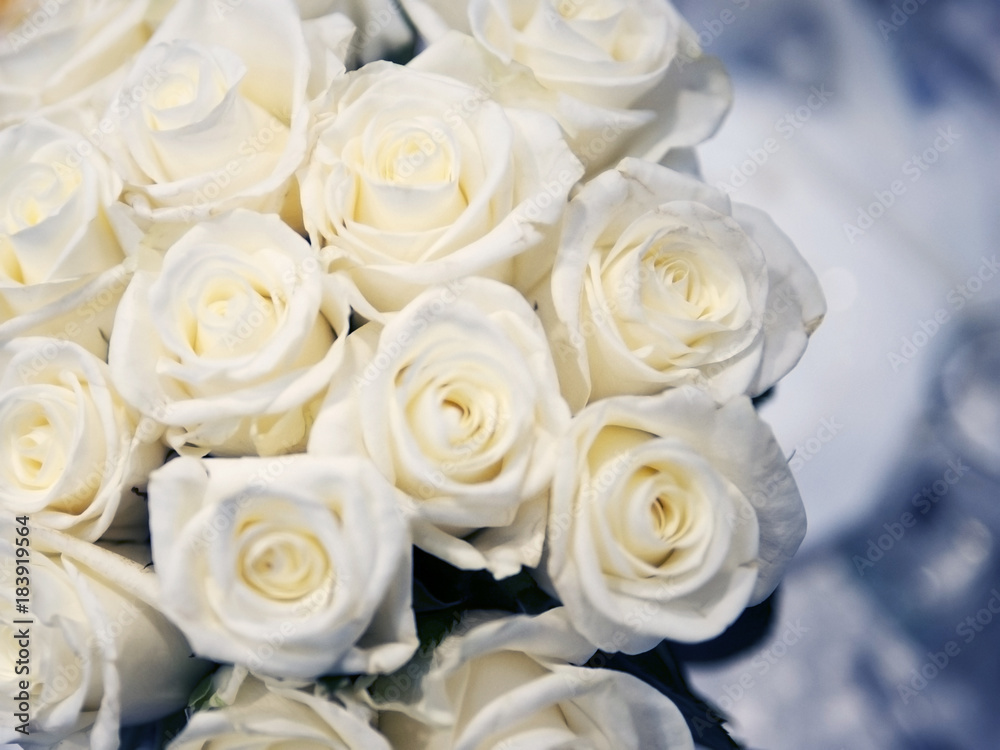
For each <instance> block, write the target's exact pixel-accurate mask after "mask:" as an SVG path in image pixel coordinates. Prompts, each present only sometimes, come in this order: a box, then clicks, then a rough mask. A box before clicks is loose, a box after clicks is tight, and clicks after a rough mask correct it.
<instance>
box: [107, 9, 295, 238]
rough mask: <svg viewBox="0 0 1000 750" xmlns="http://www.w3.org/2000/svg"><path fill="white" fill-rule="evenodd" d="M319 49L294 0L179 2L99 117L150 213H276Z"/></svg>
mask: <svg viewBox="0 0 1000 750" xmlns="http://www.w3.org/2000/svg"><path fill="white" fill-rule="evenodd" d="M309 75H310V51H309V49H308V47H307V44H306V39H305V36H304V34H303V31H302V25H301V22H300V20H299V17H298V12H297V9H296V8H295V5H294V3H292V2H291V0H239V1H237V0H220V2H215V3H212V2H203V0H180V2H178V3H177V5H176V6H175V7H174V8H173V9H172V10H171V11H170V13H169V14H168V15H167V17H166V18H165V19H164V20H163V22H162V24H161V25H160V27H159V28H158V29H157V30H156V33H155V34H154V35H153V37H152V39H150V42H149V44H148V45H147V46H146V48H145V49H144V50H143V52H142V54H140V55H139V56H138V58H137V59H136V60H135V62H134V64H133V65H132V68H131V70H130V72H129V74H128V76H127V77H126V79H125V82H124V83H123V85H122V87H121V89H120V91H119V92H118V95H117V96H116V98H115V100H114V101H113V102H112V104H111V106H110V107H109V108H108V111H107V113H106V115H105V118H104V120H103V121H102V123H101V124H102V127H104V126H106V128H107V130H108V132H110V136H109V137H108V138H106V139H105V140H104V142H103V148H104V149H105V151H106V152H107V153H108V154H109V155H110V157H111V158H112V160H113V162H114V165H115V167H116V169H117V170H118V172H119V174H121V175H122V176H123V178H124V180H125V191H124V195H123V200H124V201H125V202H126V203H128V204H129V205H131V206H132V207H133V208H134V209H135V211H136V214H137V215H138V216H139V217H140V218H141V219H143V220H147V221H154V222H162V223H180V224H190V223H191V222H193V221H197V220H199V219H203V218H205V217H206V216H209V215H214V214H218V213H221V212H223V211H226V210H229V209H232V208H236V207H242V208H249V209H254V210H258V211H265V212H277V211H279V210H281V208H282V206H283V205H284V203H285V198H286V194H287V192H288V190H289V187H290V186H291V177H292V174H293V173H294V171H295V170H296V169H297V168H298V167H299V165H300V164H301V163H302V160H303V159H304V157H305V151H306V131H307V128H308V125H309V111H308V106H307V104H308V101H307V94H308V91H307V86H308V83H309Z"/></svg>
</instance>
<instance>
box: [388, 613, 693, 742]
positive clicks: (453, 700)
mask: <svg viewBox="0 0 1000 750" xmlns="http://www.w3.org/2000/svg"><path fill="white" fill-rule="evenodd" d="M593 652H594V648H593V646H591V645H589V644H588V643H587V642H586V641H585V640H584V639H582V638H581V637H580V635H579V634H578V633H576V632H575V631H574V630H573V628H572V627H571V626H570V624H569V619H568V618H567V617H566V613H565V612H564V611H562V609H555V610H551V611H549V612H546V613H544V614H542V615H539V616H537V617H527V616H523V615H517V616H507V617H499V616H496V615H489V614H484V613H471V614H469V615H467V616H466V620H465V621H464V622H463V623H462V624H461V625H459V626H458V628H457V629H456V630H455V632H453V633H452V634H451V635H449V636H448V637H447V638H445V640H444V641H443V642H442V643H441V645H440V646H438V647H437V649H436V650H435V651H434V653H433V654H432V657H431V659H430V664H429V665H427V671H426V674H424V676H423V677H422V679H421V681H420V683H419V685H418V686H417V687H416V689H415V691H414V693H413V694H412V695H411V696H409V698H410V700H408V701H407V700H403V701H396V702H393V703H383V704H382V705H380V702H379V701H380V698H381V699H383V700H384V699H385V698H386V697H389V698H392V697H394V695H393V693H394V690H393V689H394V688H395V685H396V684H397V683H396V682H394V681H393V678H392V676H391V675H390V676H389V677H387V678H385V679H384V680H382V681H380V682H381V684H380V682H376V684H375V685H374V686H373V688H372V692H373V695H374V696H375V705H376V706H377V707H380V708H381V709H382V712H381V713H380V715H379V729H380V730H381V731H382V732H383V733H384V734H385V735H386V736H387V737H388V738H389V741H390V742H391V743H392V746H393V747H398V748H404V747H405V748H408V750H421V749H423V748H426V749H427V750H437V748H453V750H478V749H479V748H496V749H497V750H500V749H501V748H563V747H565V748H612V747H613V748H620V749H621V750H647V749H648V748H657V750H693V748H694V743H693V740H692V737H691V732H690V730H689V729H688V727H687V724H686V723H685V721H684V717H683V715H682V714H681V712H680V710H679V709H678V708H677V706H675V705H674V704H673V702H671V701H670V699H669V698H667V697H666V696H664V695H662V694H660V693H659V692H657V691H656V690H655V689H654V688H652V687H650V686H649V685H647V684H646V683H644V682H642V681H641V680H639V679H638V678H636V677H633V676H632V675H628V674H624V673H622V672H613V671H610V670H606V669H588V668H584V667H578V666H574V665H575V664H581V663H583V662H584V661H586V660H587V659H588V658H589V657H590V656H591V654H593Z"/></svg>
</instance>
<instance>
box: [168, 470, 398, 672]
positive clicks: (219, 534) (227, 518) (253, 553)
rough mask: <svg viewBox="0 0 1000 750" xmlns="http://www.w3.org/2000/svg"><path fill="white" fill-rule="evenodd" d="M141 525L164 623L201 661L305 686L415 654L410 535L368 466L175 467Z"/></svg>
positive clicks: (383, 667)
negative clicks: (146, 532)
mask: <svg viewBox="0 0 1000 750" xmlns="http://www.w3.org/2000/svg"><path fill="white" fill-rule="evenodd" d="M149 513H150V533H151V535H152V540H153V560H154V562H155V563H156V572H157V575H158V576H159V578H160V580H161V582H162V584H163V598H162V606H163V611H164V612H165V613H166V614H167V616H168V617H170V619H171V620H173V621H174V622H175V623H176V624H177V625H178V626H179V627H180V628H181V630H183V631H184V633H185V634H186V635H187V637H188V638H189V639H190V641H191V645H192V646H193V648H194V650H195V652H197V653H198V654H200V655H202V656H205V657H208V658H211V659H214V660H215V661H227V662H233V663H236V664H244V665H247V666H249V667H250V668H251V669H253V670H255V671H257V672H261V673H264V674H269V675H275V676H279V677H299V678H310V679H311V678H314V677H317V676H319V675H323V674H333V673H339V674H354V673H359V672H368V673H376V672H389V671H392V670H394V669H396V668H398V667H399V666H400V665H402V664H403V663H405V662H406V660H407V659H409V658H410V656H411V655H412V654H413V652H414V650H415V649H416V647H417V637H416V627H415V624H414V619H413V610H412V609H411V608H410V583H411V581H410V579H411V570H410V565H411V563H410V555H411V542H410V536H409V532H408V530H407V528H406V523H405V521H404V519H403V517H402V515H401V514H400V513H399V510H398V504H397V499H396V491H395V490H394V489H393V488H392V486H391V485H390V484H389V483H388V482H386V481H385V479H384V478H383V477H382V476H381V475H380V474H379V473H378V472H377V471H376V470H375V468H374V467H372V466H371V465H370V464H368V463H367V462H363V461H348V460H334V459H320V458H314V457H311V456H301V455H299V456H285V457H281V458H271V459H261V458H258V459H251V458H244V459H194V458H179V459H176V460H174V461H171V462H169V463H168V464H167V465H166V466H164V467H163V468H162V469H160V470H159V471H157V472H154V474H153V476H152V478H151V479H150V484H149Z"/></svg>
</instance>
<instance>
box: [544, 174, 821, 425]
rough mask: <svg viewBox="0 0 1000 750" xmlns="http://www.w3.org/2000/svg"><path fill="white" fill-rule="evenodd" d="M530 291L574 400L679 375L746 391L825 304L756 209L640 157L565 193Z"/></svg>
mask: <svg viewBox="0 0 1000 750" xmlns="http://www.w3.org/2000/svg"><path fill="white" fill-rule="evenodd" d="M529 298H531V299H535V300H537V302H538V310H539V315H541V317H542V320H543V321H544V322H545V326H546V329H547V330H548V331H549V335H550V337H551V340H552V346H553V352H554V355H555V358H556V364H557V367H558V368H559V377H560V381H561V383H562V387H563V392H564V393H565V395H566V398H567V400H568V401H569V402H570V405H571V406H572V407H573V408H574V409H579V408H580V407H582V406H583V405H584V404H586V403H588V402H593V401H596V400H598V399H601V398H605V397H607V396H613V395H618V394H637V395H638V394H654V393H659V392H660V391H662V390H663V389H665V388H670V387H676V386H679V385H683V384H694V385H698V386H700V387H702V388H705V389H706V390H708V391H709V392H710V393H711V394H712V395H713V396H714V397H715V398H716V400H718V401H725V400H727V399H729V398H731V397H733V396H736V395H739V394H744V393H745V394H748V395H750V396H756V395H758V394H760V393H763V392H764V391H766V390H767V389H768V388H770V387H771V386H772V385H774V384H775V383H776V382H777V381H778V380H779V379H780V378H782V377H783V376H784V375H785V374H787V373H788V372H789V371H790V370H791V369H792V367H794V366H795V363H796V362H798V360H799V358H800V357H801V356H802V353H803V352H804V351H805V348H806V343H807V341H808V338H809V335H810V334H811V333H812V332H813V331H814V330H815V329H816V327H817V326H818V325H819V324H820V321H821V320H822V318H823V314H824V313H825V309H826V307H825V302H824V299H823V293H822V290H821V289H820V286H819V281H818V280H817V279H816V276H815V274H814V273H813V271H812V269H810V267H809V265H808V264H807V263H806V262H805V260H803V258H802V257H801V256H800V255H799V253H798V251H797V250H796V249H795V246H794V245H793V244H792V243H791V241H790V240H789V239H788V238H787V237H785V236H784V235H783V234H781V232H780V231H779V230H778V229H777V228H776V227H775V226H774V224H773V223H772V222H771V220H770V219H769V218H768V217H767V215H766V214H764V213H763V212H761V211H758V210H756V209H752V208H749V207H747V206H740V205H737V206H735V207H731V206H730V203H729V199H728V198H727V197H726V196H725V195H724V194H723V193H721V192H719V191H717V190H715V189H714V188H711V187H709V186H707V185H705V184H704V183H701V182H699V181H698V180H695V179H694V178H692V177H688V176H687V175H682V174H679V173H677V172H674V171H672V170H670V169H667V168H666V167H661V166H659V165H656V164H651V163H649V162H643V161H640V160H638V159H625V160H624V161H622V163H621V164H620V165H619V166H618V168H617V169H615V170H612V171H609V172H605V173H604V174H602V175H600V176H599V177H596V178H595V179H593V180H591V181H590V182H589V183H587V184H586V185H585V186H584V187H583V188H582V189H581V190H580V191H579V193H578V194H577V195H576V196H574V198H573V200H572V202H571V203H570V206H569V208H568V210H567V214H566V221H565V223H564V225H563V232H562V236H561V238H560V241H559V249H558V252H557V255H556V260H555V265H554V268H553V270H552V275H551V278H550V279H549V280H547V281H546V282H544V283H543V284H542V285H541V287H540V288H538V289H536V290H534V291H533V293H531V294H529Z"/></svg>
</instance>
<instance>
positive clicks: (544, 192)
mask: <svg viewBox="0 0 1000 750" xmlns="http://www.w3.org/2000/svg"><path fill="white" fill-rule="evenodd" d="M0 29H2V31H3V32H4V34H3V37H2V38H0V154H2V155H3V161H2V163H0V441H2V452H0V506H2V513H3V516H2V517H0V529H2V531H3V533H2V534H0V546H2V547H3V550H4V561H3V564H4V569H3V575H2V576H0V577H2V579H3V583H2V590H0V604H2V606H3V609H4V622H3V624H4V627H5V628H8V629H9V630H10V634H9V636H5V638H4V645H3V654H4V660H5V662H4V667H3V669H2V670H0V673H2V675H3V677H2V679H0V682H2V683H3V686H4V695H5V696H7V697H8V698H9V699H10V701H11V702H12V703H13V705H14V710H13V711H7V712H5V713H4V714H3V721H2V724H0V741H3V742H8V743H14V742H16V743H19V744H20V745H22V746H23V747H25V748H29V747H31V748H34V747H51V746H58V747H92V748H102V749H103V748H114V747H117V746H118V743H119V728H120V727H122V726H127V725H132V724H138V723H144V722H152V721H156V720H158V719H162V718H163V717H167V716H171V715H173V716H174V717H175V719H174V720H173V721H172V722H170V723H169V727H173V728H164V730H163V732H162V741H163V742H164V743H169V745H168V746H169V747H170V748H178V749H180V748H183V749H184V750H187V749H189V748H190V749H191V750H194V749H195V748H204V747H208V746H210V745H211V746H213V747H214V746H216V745H215V744H212V743H216V742H217V743H222V744H224V745H225V746H227V747H230V746H231V747H236V746H241V747H242V746H247V745H249V744H252V745H253V746H254V747H269V746H271V744H274V745H275V746H279V745H280V746H282V747H284V746H288V747H317V748H318V747H329V748H348V747H349V748H359V749H360V748H365V749H368V748H388V747H398V748H452V747H453V748H469V749H470V750H471V749H472V748H495V749H499V748H509V749H512V748H515V747H517V748H542V747H551V748H555V747H621V748H669V749H670V750H673V749H674V748H677V749H682V748H693V747H694V746H695V744H696V743H697V744H698V745H701V746H706V747H735V745H734V744H732V741H731V740H730V739H729V738H728V735H726V734H725V732H724V731H722V729H721V717H719V716H718V715H716V714H714V712H712V711H711V710H710V709H708V707H707V706H705V704H703V703H700V702H699V701H698V699H696V698H695V697H694V696H691V695H690V693H689V691H687V688H686V687H685V686H684V684H683V679H681V678H680V677H679V667H678V665H677V664H676V663H675V661H674V660H673V657H672V656H671V652H670V645H669V644H670V643H671V642H679V643H697V642H702V641H706V640H709V639H712V638H715V637H716V636H718V635H720V634H721V633H722V632H723V631H725V630H726V629H727V628H728V627H729V626H730V625H731V624H732V623H734V622H735V621H736V620H737V618H739V617H740V615H741V614H742V613H743V612H744V610H745V609H746V608H747V607H748V606H752V605H755V604H759V603H761V602H763V601H764V600H765V599H767V597H768V596H769V595H770V594H771V592H772V591H773V590H774V589H775V587H776V586H777V584H778V582H779V580H780V578H781V575H782V573H783V570H784V568H785V567H786V565H787V563H788V561H789V560H790V558H791V557H792V555H793V554H794V553H795V551H796V549H797V548H798V546H799V544H800V542H801V540H802V537H803V535H804V533H805V515H804V510H803V507H802V503H801V500H800V498H799V495H798V492H797V489H796V487H795V483H794V481H793V479H792V476H791V473H790V472H789V469H788V467H787V465H786V460H785V457H784V456H783V455H782V452H781V450H780V449H779V447H778V445H777V443H776V441H775V439H774V437H773V435H772V434H771V432H770V430H769V429H768V427H767V426H766V425H764V424H763V423H762V422H761V421H760V419H759V418H758V416H757V414H756V411H755V409H754V406H753V403H752V401H751V399H752V398H753V397H756V396H759V395H761V394H763V393H764V392H766V391H767V390H769V389H770V388H771V387H772V386H773V385H774V384H775V383H776V382H777V381H778V380H779V379H780V378H781V377H783V376H784V375H785V374H786V373H787V372H788V371H789V370H790V369H791V368H792V367H793V366H794V365H795V363H796V362H797V361H798V359H799V357H800V356H801V355H802V353H803V351H804V349H805V346H806V342H807V339H808V337H809V335H810V334H811V333H812V331H813V330H814V329H815V328H816V326H817V325H818V324H819V322H820V320H821V319H822V316H823V313H824V303H823V299H822V295H821V293H820V290H819V287H818V283H817V281H816V278H815V276H814V275H813V273H812V271H811V270H810V268H809V267H808V265H807V264H806V263H805V262H804V261H803V259H802V258H801V257H800V255H799V254H798V252H797V251H796V249H795V247H794V246H793V245H792V244H791V242H790V241H789V240H788V239H787V238H786V237H785V236H784V235H783V234H782V233H781V232H780V231H779V230H778V229H777V228H776V227H775V226H774V224H773V223H772V222H771V221H770V219H769V218H768V217H767V216H766V215H765V214H764V213H762V212H760V211H758V210H756V209H753V208H750V207H747V206H741V205H734V204H732V203H731V202H730V200H729V198H728V196H727V195H725V194H724V193H721V192H719V191H717V190H716V189H714V188H712V187H710V186H708V185H706V184H705V183H704V182H702V181H701V180H700V179H699V177H698V174H697V166H696V165H697V162H696V160H695V158H694V156H693V151H692V147H694V146H695V145H697V144H698V143H699V142H701V141H703V140H704V139H705V138H707V137H708V136H710V135H711V134H712V133H713V132H714V131H715V129H716V128H717V127H718V126H719V124H720V122H721V120H722V118H723V117H724V115H725V113H726V111H727V110H728V107H729V103H730V89H729V81H728V78H727V76H726V74H725V71H724V70H723V68H722V66H721V64H720V63H719V62H718V61H717V60H715V59H714V58H711V57H708V56H706V55H704V54H703V53H702V52H701V50H700V49H699V47H698V44H697V36H696V34H695V33H694V32H693V30H692V29H691V28H690V27H689V26H688V25H687V24H686V23H685V22H684V20H683V19H682V18H681V17H680V16H679V15H678V13H677V12H676V10H675V9H674V8H673V7H672V6H671V5H670V4H669V2H667V0H466V1H464V2H454V0H449V1H447V2H446V1H445V0H439V1H435V2H431V1H430V0H406V1H405V2H403V3H402V7H397V6H396V5H394V4H392V3H391V2H390V1H389V0H367V1H366V0H353V1H352V0H298V2H297V3H296V2H293V0H211V1H209V0H176V2H171V1H170V0H167V1H166V2H158V1H155V0H14V1H13V2H7V3H3V4H2V5H0ZM416 49H421V50H422V51H420V53H419V54H416V55H414V54H413V53H414V51H415V50H416ZM404 63H405V64H404ZM639 654H643V656H641V657H639V656H634V655H639ZM651 665H652V666H651ZM636 675H638V676H636ZM640 677H641V678H642V679H640ZM199 683H200V684H199ZM196 687H197V689H196ZM185 709H186V710H185ZM182 710H185V712H184V714H183V716H182V715H181V714H180V713H179V712H180V711H182ZM705 716H709V717H711V719H710V720H709V721H706V720H705ZM163 726H164V727H168V725H163ZM282 743H291V744H287V745H286V744H282Z"/></svg>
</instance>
